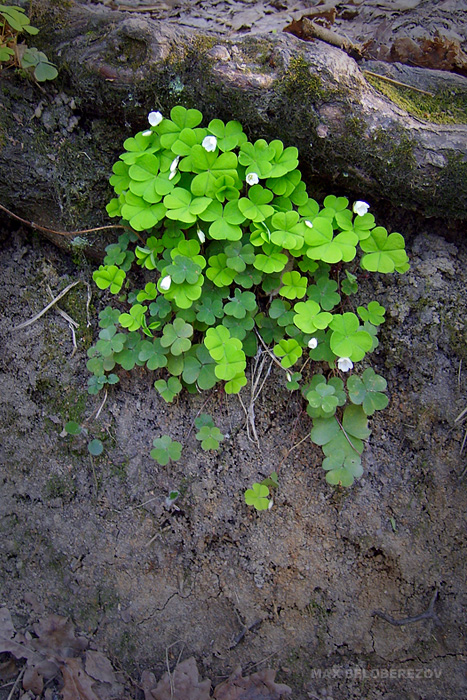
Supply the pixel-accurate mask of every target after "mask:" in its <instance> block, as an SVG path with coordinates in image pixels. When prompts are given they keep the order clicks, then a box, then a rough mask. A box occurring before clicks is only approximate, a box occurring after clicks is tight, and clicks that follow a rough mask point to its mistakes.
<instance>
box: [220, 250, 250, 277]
mask: <svg viewBox="0 0 467 700" xmlns="http://www.w3.org/2000/svg"><path fill="white" fill-rule="evenodd" d="M224 253H225V254H226V255H227V267H230V268H231V269H232V270H235V272H243V271H244V270H246V268H247V266H248V265H252V264H253V263H254V261H255V251H254V248H253V246H252V245H250V243H247V244H245V245H243V243H242V242H241V241H238V242H236V243H231V244H230V245H228V246H226V247H225V248H224ZM237 280H238V278H237Z"/></svg>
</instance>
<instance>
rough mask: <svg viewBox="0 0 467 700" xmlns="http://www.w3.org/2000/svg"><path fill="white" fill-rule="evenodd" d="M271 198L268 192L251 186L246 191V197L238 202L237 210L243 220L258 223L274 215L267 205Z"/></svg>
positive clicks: (271, 195)
mask: <svg viewBox="0 0 467 700" xmlns="http://www.w3.org/2000/svg"><path fill="white" fill-rule="evenodd" d="M273 196H274V195H273V193H272V192H271V191H270V190H266V189H264V188H263V187H261V185H253V187H250V189H249V191H248V197H242V198H241V199H239V200H238V208H239V209H240V211H241V212H242V214H243V215H244V216H245V218H247V219H251V221H254V222H257V223H260V222H261V221H264V220H265V219H267V218H268V217H270V216H271V215H272V214H274V209H273V207H272V206H270V204H269V202H270V201H271V199H272V198H273Z"/></svg>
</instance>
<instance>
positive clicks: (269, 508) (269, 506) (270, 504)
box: [268, 498, 274, 510]
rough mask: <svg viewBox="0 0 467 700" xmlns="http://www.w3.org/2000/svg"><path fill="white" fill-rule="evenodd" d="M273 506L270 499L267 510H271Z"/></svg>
mask: <svg viewBox="0 0 467 700" xmlns="http://www.w3.org/2000/svg"><path fill="white" fill-rule="evenodd" d="M273 505H274V501H273V500H272V498H271V500H270V501H269V503H268V510H271V508H272V507H273Z"/></svg>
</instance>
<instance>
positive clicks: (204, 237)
mask: <svg viewBox="0 0 467 700" xmlns="http://www.w3.org/2000/svg"><path fill="white" fill-rule="evenodd" d="M197 234H198V238H199V241H200V243H204V241H205V240H206V234H205V233H204V231H201V229H200V228H199V229H198V231H197Z"/></svg>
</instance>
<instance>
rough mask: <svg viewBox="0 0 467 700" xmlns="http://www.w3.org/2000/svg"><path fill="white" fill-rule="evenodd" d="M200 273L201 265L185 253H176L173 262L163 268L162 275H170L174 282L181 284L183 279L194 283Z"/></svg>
mask: <svg viewBox="0 0 467 700" xmlns="http://www.w3.org/2000/svg"><path fill="white" fill-rule="evenodd" d="M200 274H201V267H200V266H199V265H197V264H196V263H195V262H194V261H193V260H192V259H191V258H187V257H186V256H185V255H176V256H175V257H174V259H173V263H172V264H171V265H168V266H167V267H166V268H164V276H165V275H170V277H171V278H172V282H174V283H175V284H182V283H183V282H185V281H186V282H188V284H196V283H197V282H198V279H199V276H200Z"/></svg>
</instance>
